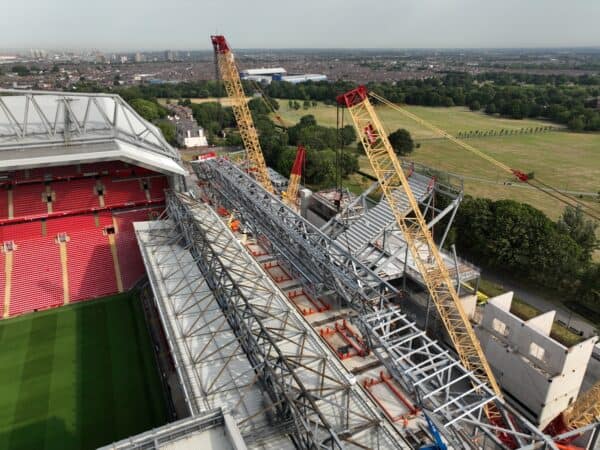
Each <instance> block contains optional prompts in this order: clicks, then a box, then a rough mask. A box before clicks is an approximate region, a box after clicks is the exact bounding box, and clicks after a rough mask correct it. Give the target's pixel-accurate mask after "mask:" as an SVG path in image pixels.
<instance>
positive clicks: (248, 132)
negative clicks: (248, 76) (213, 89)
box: [211, 36, 273, 193]
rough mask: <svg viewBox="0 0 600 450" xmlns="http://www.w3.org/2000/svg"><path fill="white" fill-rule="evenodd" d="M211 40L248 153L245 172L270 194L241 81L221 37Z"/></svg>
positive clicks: (261, 155)
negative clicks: (247, 165)
mask: <svg viewBox="0 0 600 450" xmlns="http://www.w3.org/2000/svg"><path fill="white" fill-rule="evenodd" d="M211 41H212V44H213V47H214V49H215V55H216V57H217V67H218V69H219V73H220V74H221V79H222V80H223V84H224V85H225V90H226V91H227V96H228V97H229V98H230V99H231V106H232V109H233V114H234V115H235V120H236V122H237V125H238V129H239V130H240V135H241V136H242V141H243V142H244V147H245V148H246V151H247V152H248V162H249V167H248V170H249V171H250V172H251V173H252V174H253V175H254V177H255V178H256V179H257V180H258V182H259V183H260V184H261V185H262V186H263V187H264V188H265V189H266V190H267V191H269V192H271V193H273V185H272V184H271V179H270V178H269V171H268V169H267V164H266V163H265V158H264V155H263V152H262V149H261V148H260V141H259V140H258V133H257V132H256V128H255V127H254V121H253V120H252V114H251V113H250V108H248V102H247V101H246V94H244V88H243V87H242V80H241V79H240V74H239V71H238V68H237V66H236V64H235V59H234V56H233V53H232V52H231V49H230V47H229V44H228V43H227V40H226V39H225V36H211Z"/></svg>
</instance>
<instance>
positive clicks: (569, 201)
mask: <svg viewBox="0 0 600 450" xmlns="http://www.w3.org/2000/svg"><path fill="white" fill-rule="evenodd" d="M369 95H371V96H372V97H373V98H375V99H376V100H378V101H380V102H381V103H384V104H385V105H387V106H389V107H390V108H392V109H394V110H396V111H398V112H399V113H401V114H403V115H404V116H406V117H408V118H409V119H412V120H414V121H415V122H417V123H418V124H419V125H422V126H423V127H425V128H428V129H430V130H431V131H433V132H434V133H436V134H438V135H439V136H440V137H444V138H446V139H448V140H449V141H451V142H453V143H455V144H456V145H458V146H459V147H462V148H463V149H465V150H467V151H469V152H471V153H474V154H475V155H477V156H479V157H480V158H483V159H485V160H486V161H488V162H490V163H492V164H493V165H495V166H496V167H498V168H499V169H500V170H502V171H504V172H507V173H509V174H511V175H514V176H515V177H516V178H517V179H518V180H519V181H521V182H523V183H526V184H528V185H530V186H531V187H533V188H536V189H538V190H540V192H543V193H545V194H546V195H549V196H550V197H552V198H554V199H555V200H558V201H559V202H561V203H564V204H565V205H569V206H572V207H575V208H577V207H579V208H581V209H582V212H583V213H584V214H586V215H587V216H589V217H591V218H593V219H595V220H600V215H598V214H599V213H598V212H597V211H596V210H595V209H592V208H590V207H589V206H587V205H586V204H585V203H583V202H582V201H581V200H578V199H576V198H574V197H573V196H570V195H568V194H566V193H564V192H563V191H559V190H558V189H556V188H554V187H552V186H550V185H549V184H547V183H544V182H542V181H541V180H540V179H539V178H536V179H534V178H533V177H532V176H530V175H528V174H526V173H525V172H523V171H521V170H518V169H513V168H511V167H508V166H507V165H506V164H504V163H502V162H500V161H498V160H497V159H494V158H493V157H491V156H490V155H488V154H486V153H484V152H482V151H481V150H479V149H477V148H475V147H473V146H472V145H469V144H467V143H466V142H464V141H461V140H460V139H458V138H456V137H454V136H453V135H451V134H450V133H448V132H447V131H444V130H442V129H441V128H438V127H436V126H435V125H433V124H431V123H429V122H427V121H426V120H424V119H421V118H420V117H419V116H417V115H415V114H413V113H411V112H410V111H408V110H406V109H404V108H402V107H400V106H398V105H396V104H394V103H392V102H390V101H389V100H387V99H385V98H384V97H382V96H381V95H378V94H376V93H375V92H369Z"/></svg>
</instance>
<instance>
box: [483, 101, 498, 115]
mask: <svg viewBox="0 0 600 450" xmlns="http://www.w3.org/2000/svg"><path fill="white" fill-rule="evenodd" d="M485 112H486V113H487V114H496V105H495V104H493V103H488V104H487V106H486V107H485Z"/></svg>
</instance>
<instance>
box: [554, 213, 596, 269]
mask: <svg viewBox="0 0 600 450" xmlns="http://www.w3.org/2000/svg"><path fill="white" fill-rule="evenodd" d="M556 226H557V228H558V230H559V231H560V232H561V233H564V234H567V235H568V236H571V238H572V239H573V240H574V241H575V242H577V244H579V246H580V247H581V248H582V249H583V257H584V260H585V261H589V260H590V259H591V256H592V252H593V251H594V250H596V249H597V248H600V245H599V243H598V239H597V238H596V229H597V228H598V224H597V223H595V222H594V221H592V220H586V218H585V216H584V214H583V211H582V210H581V208H580V207H577V208H573V207H572V206H567V207H566V208H565V210H564V212H563V214H562V216H561V217H560V219H558V223H557V224H556Z"/></svg>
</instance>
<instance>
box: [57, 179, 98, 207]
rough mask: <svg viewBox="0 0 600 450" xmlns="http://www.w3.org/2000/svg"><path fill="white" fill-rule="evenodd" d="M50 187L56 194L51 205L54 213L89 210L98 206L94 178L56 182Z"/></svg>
mask: <svg viewBox="0 0 600 450" xmlns="http://www.w3.org/2000/svg"><path fill="white" fill-rule="evenodd" d="M51 186H52V190H53V191H54V192H55V194H56V196H55V200H54V202H53V203H52V210H53V211H54V212H58V211H73V210H82V209H91V208H98V207H99V206H100V202H99V200H98V196H97V195H96V191H95V187H96V180H95V179H94V178H81V179H78V180H67V181H57V182H54V183H52V185H51Z"/></svg>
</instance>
